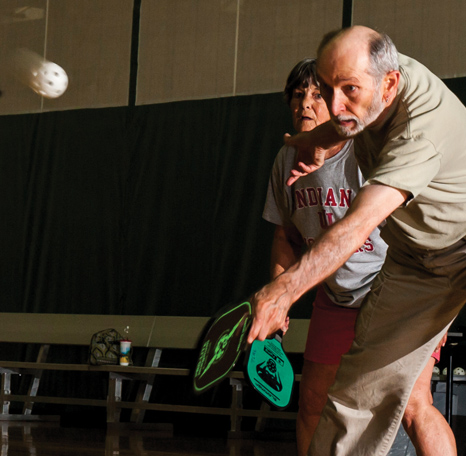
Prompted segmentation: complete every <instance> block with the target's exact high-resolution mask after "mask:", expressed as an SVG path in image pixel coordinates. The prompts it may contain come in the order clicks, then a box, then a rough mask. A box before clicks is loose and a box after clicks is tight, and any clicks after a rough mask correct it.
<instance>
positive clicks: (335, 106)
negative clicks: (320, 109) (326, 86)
mask: <svg viewBox="0 0 466 456" xmlns="http://www.w3.org/2000/svg"><path fill="white" fill-rule="evenodd" d="M329 109H330V111H331V112H332V114H333V115H334V116H338V115H339V114H341V113H342V112H344V111H345V103H344V99H343V97H342V95H341V94H340V93H338V92H333V95H332V98H331V100H330V106H329Z"/></svg>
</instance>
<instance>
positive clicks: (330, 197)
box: [325, 187, 337, 207]
mask: <svg viewBox="0 0 466 456" xmlns="http://www.w3.org/2000/svg"><path fill="white" fill-rule="evenodd" d="M325 205H326V206H333V207H335V206H336V205H337V202H336V200H335V193H334V192H333V188H332V187H330V188H329V189H328V192H327V199H326V200H325Z"/></svg>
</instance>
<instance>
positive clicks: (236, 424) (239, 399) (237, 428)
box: [230, 378, 243, 434]
mask: <svg viewBox="0 0 466 456" xmlns="http://www.w3.org/2000/svg"><path fill="white" fill-rule="evenodd" d="M230 385H231V387H232V393H231V418H230V420H231V424H230V434H234V433H235V432H241V421H242V416H241V415H238V410H241V409H242V408H243V383H242V381H241V380H238V379H236V378H230Z"/></svg>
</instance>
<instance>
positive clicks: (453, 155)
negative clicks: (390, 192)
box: [355, 55, 466, 250]
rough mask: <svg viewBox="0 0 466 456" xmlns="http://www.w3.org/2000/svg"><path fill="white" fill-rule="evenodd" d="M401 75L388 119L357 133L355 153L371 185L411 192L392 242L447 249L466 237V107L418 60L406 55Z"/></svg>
mask: <svg viewBox="0 0 466 456" xmlns="http://www.w3.org/2000/svg"><path fill="white" fill-rule="evenodd" d="M400 73H401V80H400V84H399V87H398V94H397V97H396V99H395V101H394V103H393V104H392V106H391V110H390V112H389V114H388V116H387V118H386V119H385V121H384V122H383V123H382V124H381V125H378V126H377V127H375V128H367V129H366V130H364V131H363V132H362V133H361V134H359V135H358V136H356V138H355V153H356V156H357V159H358V163H359V166H360V168H361V171H362V173H363V175H364V177H365V178H366V183H365V185H370V184H384V185H389V186H390V187H394V188H397V189H400V190H404V191H407V192H409V193H410V194H411V198H410V199H409V200H408V202H407V204H406V205H404V206H402V207H400V208H398V209H396V210H395V211H394V212H393V213H392V214H391V216H390V217H389V219H388V220H387V225H386V227H385V228H384V230H383V231H382V237H383V238H384V240H385V241H386V242H387V243H388V244H389V245H390V244H392V243H393V242H396V243H404V244H406V245H408V246H410V247H413V248H420V249H429V250H430V249H442V248H445V247H448V246H450V245H451V244H453V243H455V242H456V241H458V240H459V239H461V238H463V237H465V236H466V108H465V106H464V105H463V104H462V103H461V102H460V101H459V100H458V98H457V97H456V96H455V95H454V94H453V93H452V92H451V91H450V90H449V89H448V88H447V87H446V86H445V84H444V83H443V82H442V81H441V80H440V79H439V78H438V77H437V76H435V75H434V74H433V73H431V72H430V71H429V70H428V69H427V68H426V67H424V66H423V65H422V64H420V63H419V62H417V61H416V60H414V59H411V58H409V57H406V56H403V55H400Z"/></svg>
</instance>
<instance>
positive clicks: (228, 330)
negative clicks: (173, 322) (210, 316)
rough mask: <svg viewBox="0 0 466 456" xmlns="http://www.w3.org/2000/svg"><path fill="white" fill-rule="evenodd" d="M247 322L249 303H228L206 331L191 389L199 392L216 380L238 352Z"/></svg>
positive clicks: (231, 363) (232, 361) (248, 321)
mask: <svg viewBox="0 0 466 456" xmlns="http://www.w3.org/2000/svg"><path fill="white" fill-rule="evenodd" d="M250 323H251V304H250V303H249V302H243V303H242V304H237V305H234V306H229V307H227V308H225V309H223V311H222V312H221V313H220V315H219V316H218V317H217V318H216V319H215V320H214V322H213V323H212V325H211V326H210V328H209V330H208V331H207V333H206V335H205V337H204V340H203V342H202V345H201V349H200V353H199V358H198V360H197V364H196V369H195V373H194V391H195V392H197V393H202V392H204V391H206V390H207V389H209V388H211V387H212V386H214V385H215V384H217V383H218V382H220V381H221V380H222V379H223V378H224V377H225V376H226V375H227V374H228V372H230V370H231V369H232V368H233V366H234V365H235V363H236V361H237V360H238V357H239V355H240V354H241V352H242V350H243V348H244V346H245V342H246V336H247V334H248V330H249V326H250Z"/></svg>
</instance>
